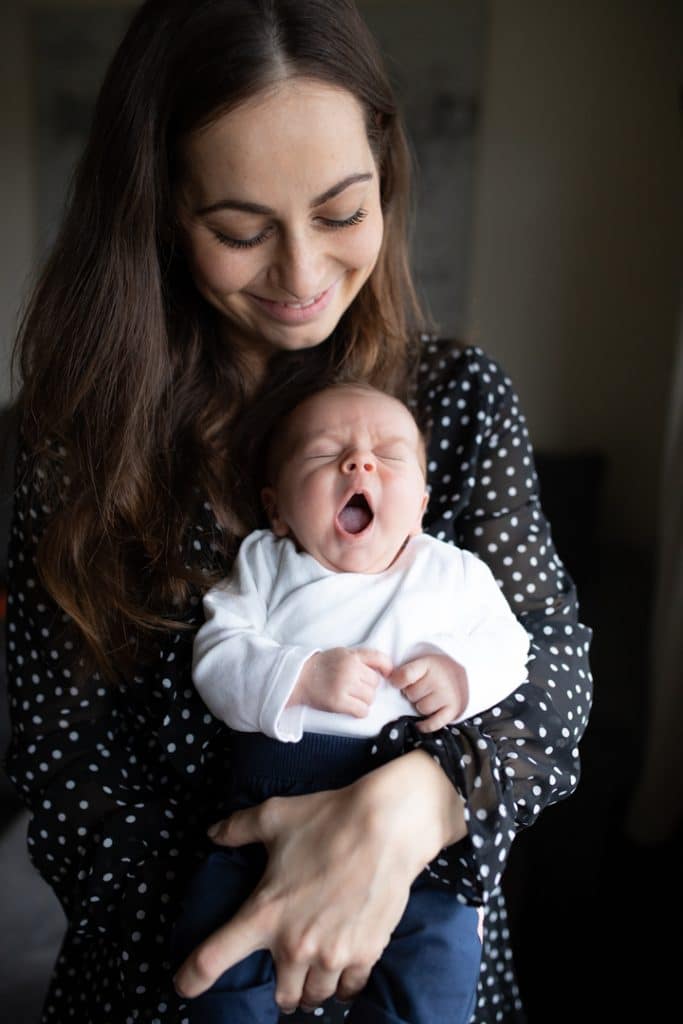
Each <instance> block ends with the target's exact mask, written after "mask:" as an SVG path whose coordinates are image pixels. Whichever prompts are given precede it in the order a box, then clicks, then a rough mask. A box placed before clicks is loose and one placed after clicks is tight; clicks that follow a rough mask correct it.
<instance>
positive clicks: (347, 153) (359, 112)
mask: <svg viewBox="0 0 683 1024" xmlns="http://www.w3.org/2000/svg"><path fill="white" fill-rule="evenodd" d="M181 151H182V156H183V164H184V167H185V171H186V176H187V178H188V183H189V184H190V185H191V187H192V188H193V189H198V190H199V191H200V192H201V196H200V197H199V198H201V200H202V201H208V202H210V201H215V200H217V199H220V198H221V196H220V195H219V194H218V193H220V191H221V190H222V189H223V188H225V187H226V186H230V187H232V188H237V189H239V190H240V192H241V193H244V194H243V195H242V196H241V197H242V198H246V199H251V198H253V199H254V201H256V202H259V201H260V202H263V201H264V199H265V200H268V199H271V198H272V199H276V198H277V194H278V192H279V188H280V186H281V184H282V183H283V181H286V182H290V181H291V182H295V183H296V185H297V187H298V189H299V190H300V191H301V193H302V194H306V195H307V198H312V197H313V196H314V195H317V194H319V193H320V192H321V191H323V190H324V189H325V188H326V187H330V186H332V185H334V184H335V183H336V182H337V181H338V180H339V179H340V178H341V177H343V176H344V173H346V172H347V171H348V173H352V172H357V171H358V170H359V169H361V170H368V171H374V170H375V166H374V160H373V158H372V153H371V151H370V146H369V143H368V139H367V132H366V128H365V118H364V113H363V109H362V107H361V105H360V103H359V102H358V100H357V99H356V98H355V96H354V95H353V94H352V93H350V92H348V91H346V90H344V89H340V88H338V87H336V86H331V85H328V84H327V83H325V82H320V81H317V80H311V79H288V80H286V81H284V82H282V83H279V84H278V85H277V86H275V87H272V88H269V89H268V90H267V91H264V92H262V93H258V94H257V95H256V96H253V97H251V98H250V99H248V100H245V101H244V102H243V103H242V104H240V105H239V106H237V107H235V108H234V109H233V110H230V111H228V112H227V113H225V114H222V115H220V116H219V117H218V118H217V119H216V120H215V121H213V122H211V123H210V124H209V125H207V126H206V127H204V128H202V129H201V130H199V131H197V132H195V133H193V134H192V135H190V136H188V137H187V138H186V139H185V140H184V142H183V144H182V146H181ZM366 164H367V167H366V166H365V165H366ZM361 165H362V166H361ZM264 189H265V190H266V191H267V192H268V193H272V196H271V195H268V196H265V197H264V195H263V190H264ZM308 193H310V195H308Z"/></svg>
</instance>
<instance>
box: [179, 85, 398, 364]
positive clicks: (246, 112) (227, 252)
mask: <svg viewBox="0 0 683 1024" xmlns="http://www.w3.org/2000/svg"><path fill="white" fill-rule="evenodd" d="M182 156H183V161H184V166H185V174H184V179H183V181H182V184H181V188H180V190H179V216H180V222H181V225H182V230H183V235H184V243H185V251H186V254H187V257H188V259H189V262H190V266H191V271H192V275H193V277H194V280H195V283H196V285H197V288H198V289H199V291H200V292H201V294H202V295H203V296H204V298H205V299H206V300H207V302H209V303H211V305H212V306H214V307H215V308H216V309H217V310H218V311H219V312H220V313H221V314H222V315H223V316H224V317H225V321H226V326H228V331H227V332H226V334H227V336H228V337H229V338H230V341H231V343H233V344H237V345H239V346H241V347H242V348H244V349H246V350H247V351H248V353H250V355H251V356H252V360H253V359H255V360H256V361H257V362H258V363H260V365H263V362H264V361H265V359H267V358H268V356H269V355H270V354H271V353H272V352H274V351H276V350H279V349H286V350H289V351H292V350H297V349H304V348H309V347H311V346H313V345H317V344H319V343H320V342H321V341H323V340H324V339H325V338H327V337H328V336H329V335H330V334H331V332H332V331H333V329H334V327H335V326H336V324H337V323H338V321H339V319H340V317H341V316H342V314H343V313H344V311H345V310H346V309H347V308H348V307H349V305H350V304H351V302H352V301H353V299H354V298H355V297H356V295H357V294H358V292H359V291H360V289H361V287H362V286H363V284H364V283H365V282H366V281H367V279H368V277H369V276H370V274H371V273H372V270H373V268H374V266H375V264H376V262H377V258H378V255H379V251H380V247H381V244H382V234H383V220H382V210H381V205H380V192H379V175H378V169H377V166H376V164H375V160H374V158H373V155H372V152H371V150H370V146H369V143H368V139H367V134H366V131H365V123H364V115H363V111H362V108H361V106H360V104H359V103H358V101H357V100H356V99H355V97H354V96H353V95H352V94H351V93H349V92H346V91H345V90H342V89H337V88H335V87H333V86H329V85H326V84H325V83H322V82H319V81H316V80H313V79H301V78H298V79H289V80H286V81H284V82H282V83H281V84H279V85H278V86H277V87H275V88H274V89H273V90H269V91H267V92H264V93H260V94H259V95H258V96H256V97H254V98H252V99H251V100H249V101H247V102H245V103H244V104H242V105H241V106H239V107H237V108H236V109H235V110H233V111H231V112H230V113H228V114H225V115H224V116H223V117H221V118H219V119H218V120H217V121H215V122H214V123H213V124H211V125H210V126H209V127H207V128H205V129H203V130H201V131H199V132H196V133H195V134H193V135H192V136H190V137H189V138H188V139H187V140H186V142H185V145H184V147H183V150H182Z"/></svg>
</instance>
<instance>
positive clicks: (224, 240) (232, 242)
mask: <svg viewBox="0 0 683 1024" xmlns="http://www.w3.org/2000/svg"><path fill="white" fill-rule="evenodd" d="M367 215H368V211H367V210H362V209H361V210H357V211H356V212H355V213H354V214H353V215H352V216H351V217H347V218H346V220H326V219H325V218H324V217H323V218H322V222H323V224H324V225H325V227H326V228H328V229H329V230H330V231H337V230H338V229H339V228H351V227H354V226H355V225H356V224H360V223H361V222H362V221H364V220H365V218H366V217H367ZM214 235H215V236H216V240H217V241H218V242H220V244H221V245H227V246H228V248H229V249H253V248H254V246H256V245H260V244H261V242H265V240H266V238H268V232H265V231H264V232H262V233H261V234H260V235H257V236H256V237H255V238H247V239H240V238H229V237H228V235H224V234H222V233H221V232H220V231H214Z"/></svg>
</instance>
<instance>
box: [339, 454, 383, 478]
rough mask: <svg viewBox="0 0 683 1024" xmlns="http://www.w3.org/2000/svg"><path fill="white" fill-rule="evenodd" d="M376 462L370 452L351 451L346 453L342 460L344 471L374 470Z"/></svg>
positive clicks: (369, 471)
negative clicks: (348, 453)
mask: <svg viewBox="0 0 683 1024" xmlns="http://www.w3.org/2000/svg"><path fill="white" fill-rule="evenodd" d="M376 466H377V463H376V461H375V457H374V455H373V454H372V452H353V453H352V454H351V455H347V456H346V457H345V458H344V460H343V462H342V471H343V472H344V473H357V472H359V471H361V470H364V471H365V472H366V473H372V472H374V470H375V468H376Z"/></svg>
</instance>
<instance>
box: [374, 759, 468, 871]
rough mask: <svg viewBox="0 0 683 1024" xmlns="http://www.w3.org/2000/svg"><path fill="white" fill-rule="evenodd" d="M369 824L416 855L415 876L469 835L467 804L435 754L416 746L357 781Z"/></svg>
mask: <svg viewBox="0 0 683 1024" xmlns="http://www.w3.org/2000/svg"><path fill="white" fill-rule="evenodd" d="M355 785H356V787H357V788H358V790H359V793H360V797H359V799H360V801H361V802H362V804H363V806H364V808H365V813H366V816H367V824H368V828H370V829H371V830H373V831H375V832H376V833H378V834H379V835H380V836H381V838H382V839H383V841H385V842H386V840H387V839H389V838H393V840H394V841H395V845H396V849H397V851H400V854H401V856H402V857H407V858H408V859H409V860H410V858H411V856H414V864H413V867H414V870H415V876H417V874H419V872H420V871H421V870H422V869H423V868H424V866H425V864H428V863H429V862H430V861H431V860H433V858H434V857H436V856H437V855H438V853H439V852H440V851H441V850H442V849H443V848H444V847H446V846H450V845H451V844H452V843H455V842H458V840H460V839H463V838H464V837H465V836H466V835H467V825H466V822H465V804H464V801H463V799H462V797H461V796H460V794H459V793H458V791H457V790H456V789H455V787H454V786H453V784H452V783H451V782H450V780H449V779H448V777H447V775H446V773H445V772H444V771H443V769H442V768H441V767H440V766H439V765H438V764H437V763H436V761H435V760H434V758H433V757H432V756H431V755H430V754H428V753H427V752H426V751H424V750H413V751H411V752H410V753H408V754H403V755H402V756H401V757H397V758H396V759H395V760H393V761H389V762H388V763H387V764H384V765H382V766H381V767H380V768H376V769H375V770H374V771H372V772H370V773H369V774H368V775H365V776H363V778H361V779H359V780H358V782H357V783H355Z"/></svg>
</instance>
